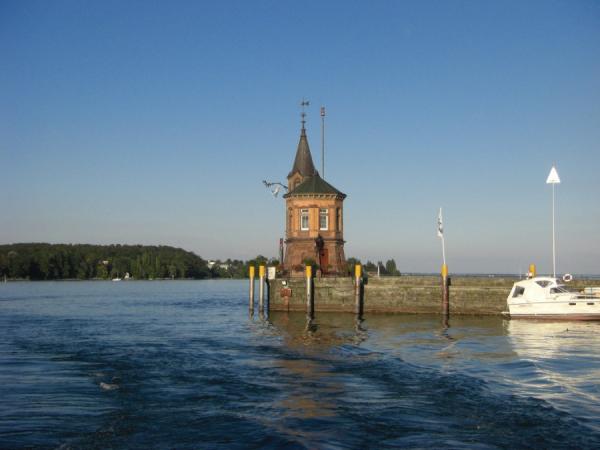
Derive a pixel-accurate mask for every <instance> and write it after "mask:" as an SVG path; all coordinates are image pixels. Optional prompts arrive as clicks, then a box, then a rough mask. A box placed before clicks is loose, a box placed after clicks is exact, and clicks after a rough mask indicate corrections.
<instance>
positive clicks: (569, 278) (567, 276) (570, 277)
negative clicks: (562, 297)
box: [563, 273, 573, 283]
mask: <svg viewBox="0 0 600 450" xmlns="http://www.w3.org/2000/svg"><path fill="white" fill-rule="evenodd" d="M563 281H564V282H565V283H568V282H569V281H573V275H571V274H570V273H565V274H564V275H563Z"/></svg>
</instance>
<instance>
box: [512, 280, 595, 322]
mask: <svg viewBox="0 0 600 450" xmlns="http://www.w3.org/2000/svg"><path fill="white" fill-rule="evenodd" d="M507 304H508V315H510V318H511V319H520V318H523V319H561V320H600V297H596V296H594V295H584V294H581V293H578V292H571V291H569V290H567V288H566V286H565V285H564V284H561V283H559V281H558V280H557V279H556V278H552V277H534V278H530V279H527V280H522V281H518V282H516V283H515V284H514V285H513V287H512V289H511V291H510V294H509V295H508V299H507Z"/></svg>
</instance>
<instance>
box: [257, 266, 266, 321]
mask: <svg viewBox="0 0 600 450" xmlns="http://www.w3.org/2000/svg"><path fill="white" fill-rule="evenodd" d="M264 310H265V266H264V265H263V264H261V265H260V266H258V312H260V313H262V312H263V311H264Z"/></svg>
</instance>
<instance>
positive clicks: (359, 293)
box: [354, 264, 363, 316]
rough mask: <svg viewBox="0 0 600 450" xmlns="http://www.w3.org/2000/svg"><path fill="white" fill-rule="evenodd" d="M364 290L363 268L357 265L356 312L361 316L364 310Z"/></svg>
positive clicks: (355, 269)
mask: <svg viewBox="0 0 600 450" xmlns="http://www.w3.org/2000/svg"><path fill="white" fill-rule="evenodd" d="M362 294H363V289H362V266H361V265H360V264H356V265H355V266H354V312H355V313H356V314H358V315H359V316H360V315H361V314H362V310H363V305H362V304H363V298H362Z"/></svg>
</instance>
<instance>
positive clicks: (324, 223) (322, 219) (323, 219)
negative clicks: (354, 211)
mask: <svg viewBox="0 0 600 450" xmlns="http://www.w3.org/2000/svg"><path fill="white" fill-rule="evenodd" d="M328 229H329V214H327V210H326V209H319V230H328Z"/></svg>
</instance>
